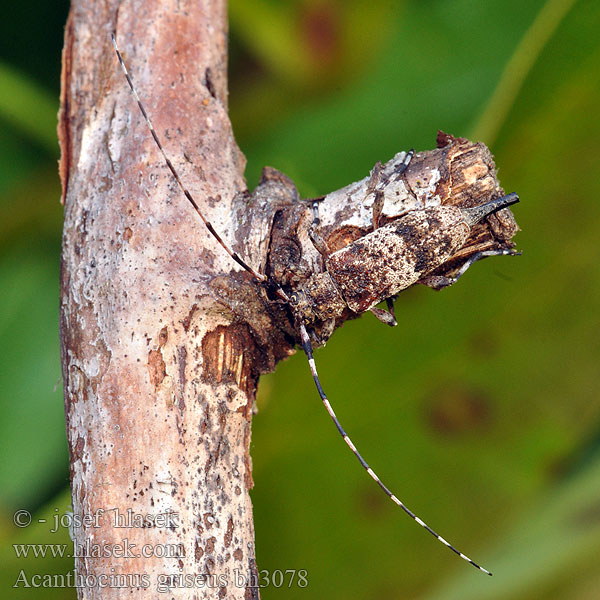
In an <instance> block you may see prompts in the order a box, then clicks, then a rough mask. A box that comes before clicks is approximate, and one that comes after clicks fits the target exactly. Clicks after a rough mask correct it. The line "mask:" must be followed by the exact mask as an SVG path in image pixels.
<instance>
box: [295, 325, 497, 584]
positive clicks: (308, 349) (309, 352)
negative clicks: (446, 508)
mask: <svg viewBox="0 0 600 600" xmlns="http://www.w3.org/2000/svg"><path fill="white" fill-rule="evenodd" d="M299 329H300V338H301V340H302V349H303V350H304V353H305V354H306V358H308V364H309V365H310V371H311V373H312V377H313V379H314V382H315V385H316V386H317V390H318V392H319V396H320V397H321V400H322V401H323V404H324V405H325V408H326V409H327V412H328V413H329V416H330V417H331V419H332V421H333V422H334V424H335V426H336V428H337V430H338V432H339V434H340V435H341V436H342V437H343V438H344V441H345V442H346V445H347V446H348V448H350V450H352V453H353V454H354V456H356V458H357V459H358V462H359V463H360V464H361V465H362V466H363V468H364V469H365V470H366V472H367V473H368V474H369V475H370V476H371V479H373V480H374V481H375V483H376V484H377V485H378V486H379V487H380V488H381V489H382V490H383V491H384V492H385V494H386V495H387V496H388V497H389V498H390V499H391V500H392V502H394V503H395V504H397V505H398V506H399V507H400V508H401V509H402V510H403V511H404V512H405V513H406V514H407V515H408V516H409V517H410V518H411V519H413V521H416V522H417V523H418V524H419V525H420V526H421V527H423V528H424V529H426V530H427V531H428V532H429V533H430V534H431V535H432V536H433V537H435V538H436V539H437V540H439V541H440V542H442V544H444V545H445V546H447V547H448V548H450V550H452V552H454V553H455V554H458V556H460V557H461V558H462V559H463V560H466V561H467V562H468V563H470V564H472V565H473V566H474V567H476V568H477V569H479V570H480V571H483V572H484V573H486V574H487V575H491V573H490V572H489V571H488V570H487V569H484V568H483V567H482V566H480V565H478V564H477V563H476V562H474V561H472V560H471V559H470V558H469V557H468V556H466V555H465V554H463V553H462V552H461V551H460V550H457V549H456V548H455V547H454V546H452V544H450V543H449V542H447V541H446V540H445V539H444V538H443V537H442V536H441V535H439V534H437V533H436V532H435V531H434V530H433V529H431V527H429V525H427V523H425V522H424V521H423V520H421V519H420V518H419V517H418V516H417V515H416V514H415V513H414V512H413V511H412V510H410V508H408V507H407V506H406V505H405V504H404V503H403V502H402V501H401V500H399V499H398V498H397V497H396V496H395V495H394V494H392V492H391V491H390V490H389V488H388V487H387V486H386V485H385V484H384V483H383V482H382V481H381V479H379V477H378V476H377V475H376V474H375V472H374V471H373V469H371V467H369V465H368V464H367V462H366V461H365V459H364V458H363V457H362V456H361V455H360V454H359V452H358V450H357V449H356V446H355V445H354V444H353V443H352V440H351V439H350V438H349V437H348V434H347V433H346V432H345V431H344V428H343V427H342V426H341V424H340V422H339V421H338V418H337V417H336V415H335V412H334V411H333V408H331V404H330V403H329V400H328V399H327V396H326V395H325V392H324V391H323V387H322V386H321V382H320V381H319V375H318V373H317V367H316V365H315V359H314V358H313V349H312V345H311V343H310V339H309V337H308V333H307V331H306V327H305V326H304V324H303V323H302V322H301V321H300V322H299Z"/></svg>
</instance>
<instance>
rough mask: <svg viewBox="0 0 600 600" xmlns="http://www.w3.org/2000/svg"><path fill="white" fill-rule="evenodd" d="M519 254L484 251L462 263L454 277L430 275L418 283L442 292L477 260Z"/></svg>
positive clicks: (507, 251) (504, 251)
mask: <svg viewBox="0 0 600 600" xmlns="http://www.w3.org/2000/svg"><path fill="white" fill-rule="evenodd" d="M520 255H521V253H520V252H515V251H514V250H484V251H482V252H476V253H475V254H473V255H472V256H470V257H469V258H468V260H466V261H465V262H464V264H463V265H462V266H461V267H460V269H458V271H457V272H456V274H455V275H454V277H444V276H443V275H430V276H428V277H423V279H421V280H420V281H419V283H422V284H423V285H427V286H429V287H431V288H433V289H435V290H442V289H444V288H445V287H449V286H451V285H453V284H455V283H456V282H457V281H458V280H459V279H460V278H461V277H462V276H463V275H464V274H465V273H466V272H467V269H468V268H469V267H470V266H471V265H472V264H473V263H476V262H477V261H478V260H481V259H482V258H486V257H488V256H520Z"/></svg>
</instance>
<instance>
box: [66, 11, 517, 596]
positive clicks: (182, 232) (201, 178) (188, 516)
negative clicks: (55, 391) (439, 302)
mask: <svg viewBox="0 0 600 600" xmlns="http://www.w3.org/2000/svg"><path fill="white" fill-rule="evenodd" d="M113 30H114V31H115V32H116V35H117V39H118V40H119V43H120V46H121V48H122V50H123V52H124V56H125V60H126V61H127V62H128V64H129V66H130V69H131V72H132V76H133V79H134V82H135V83H136V86H137V88H138V91H139V93H140V95H141V97H142V99H143V102H144V104H145V105H146V108H147V109H148V112H149V114H150V115H151V117H152V119H153V121H154V125H155V128H156V131H157V132H158V134H159V136H161V138H162V140H163V144H164V146H165V149H166V151H167V154H168V155H169V156H170V157H171V160H172V161H173V163H174V165H175V168H176V169H177V170H178V172H179V173H180V175H181V178H182V179H183V181H184V182H185V184H186V186H187V187H188V188H189V190H190V192H191V193H192V195H193V196H194V198H195V199H196V201H197V202H198V204H199V206H200V208H201V210H202V211H203V212H204V214H206V215H207V216H208V217H209V219H210V221H211V222H212V224H213V225H214V227H215V229H216V230H217V231H218V232H219V233H220V234H221V235H222V236H223V237H224V239H225V240H226V241H227V242H228V243H229V244H230V245H231V246H233V247H234V248H235V249H236V250H237V251H238V252H239V253H240V255H242V256H244V258H245V259H246V260H247V261H248V262H249V263H250V264H251V265H252V266H253V267H254V268H256V269H257V270H259V271H261V272H263V273H267V274H269V276H270V277H272V278H273V280H275V281H277V282H278V284H279V285H281V286H284V287H288V288H289V287H290V286H291V287H293V286H295V285H301V284H302V281H303V280H304V279H305V278H306V277H307V275H309V274H310V273H311V272H314V271H315V270H318V269H319V268H322V262H321V257H320V256H319V254H318V253H317V252H316V250H315V248H314V247H313V245H312V244H311V243H310V241H309V239H308V234H307V231H308V226H309V224H310V220H311V212H310V208H309V205H308V204H306V203H302V202H299V198H298V194H297V191H296V188H295V186H294V184H293V182H292V181H291V180H289V179H288V178H287V177H286V176H284V175H282V174H281V173H279V172H278V171H276V170H274V169H270V168H266V169H265V170H264V172H263V178H262V181H261V183H260V185H259V186H258V188H257V189H256V190H255V191H254V192H253V193H249V192H248V191H247V190H246V186H245V183H244V179H243V170H244V164H245V161H244V158H243V156H242V155H241V153H240V151H239V149H238V147H237V145H236V143H235V141H234V138H233V135H232V131H231V125H230V122H229V119H228V115H227V78H226V59H227V55H226V52H227V47H226V46H227V26H226V7H225V1H224V0H201V1H198V0H196V1H194V2H192V1H191V0H179V1H175V0H145V1H140V0H133V1H128V2H123V3H120V2H116V1H113V2H105V3H98V2H93V0H74V1H73V3H72V8H71V13H70V15H69V20H68V23H67V28H66V33H65V47H64V51H63V72H62V93H61V113H60V122H59V138H60V143H61V150H62V157H61V165H60V172H61V177H62V182H63V194H64V202H65V222H64V235H63V254H62V273H61V305H60V308H61V317H60V318H61V320H60V330H61V349H62V364H63V377H64V392H65V413H66V420H67V437H68V442H69V448H70V461H71V485H72V494H73V510H74V513H75V515H77V516H79V517H82V518H84V517H85V518H86V519H88V521H84V523H83V524H81V526H76V527H75V528H74V542H75V544H76V549H78V550H79V551H80V552H82V553H83V555H82V556H80V557H79V558H77V559H76V571H77V573H78V575H79V576H80V577H83V578H84V579H80V580H78V582H77V583H79V584H82V587H80V588H79V597H80V598H86V599H87V598H90V599H91V598H100V597H102V598H112V597H115V598H117V597H122V595H123V591H122V589H123V588H135V589H138V590H140V593H141V590H144V589H145V590H146V594H147V595H148V597H155V595H156V590H157V586H161V587H160V589H161V590H162V591H164V590H165V589H167V588H170V597H172V598H184V597H186V598H187V597H198V598H224V597H227V598H257V597H258V590H257V588H256V587H255V584H256V583H257V578H256V573H257V569H256V560H255V550H254V530H253V522H252V507H251V503H250V498H249V495H248V491H249V489H250V488H251V487H252V485H253V482H252V473H251V461H250V457H249V442H250V421H251V416H252V411H253V405H254V399H255V394H256V387H257V383H258V378H259V375H260V374H261V373H264V372H268V371H271V370H273V369H274V367H275V365H276V363H277V361H278V360H280V359H281V358H283V357H285V356H288V355H290V354H291V353H293V351H294V350H293V348H294V345H295V343H296V341H297V335H296V332H295V329H294V323H293V316H292V315H291V313H290V311H289V307H286V306H284V305H282V304H280V303H276V302H273V301H272V299H271V298H270V295H269V289H268V286H258V285H257V284H256V283H255V281H253V280H252V278H251V277H250V276H249V275H248V274H247V273H246V272H243V271H241V270H240V268H239V266H238V265H236V264H235V263H233V262H232V261H231V259H230V258H229V256H228V255H227V254H225V252H224V251H223V250H222V248H221V247H220V246H219V245H218V243H217V242H216V241H215V240H214V239H213V238H212V237H211V236H210V235H208V233H207V231H206V229H205V228H204V226H203V224H202V223H201V222H200V220H199V219H197V218H196V216H195V215H194V213H193V211H192V209H191V207H190V206H189V205H188V204H187V203H186V200H185V198H184V197H183V196H182V195H181V193H180V190H179V189H178V188H177V187H176V185H175V183H174V181H173V179H172V177H171V175H170V173H169V172H168V170H167V169H166V168H165V165H164V162H163V160H162V157H161V155H160V153H159V152H158V150H157V148H156V146H155V144H154V142H153V140H152V138H151V137H150V136H149V134H148V131H147V129H146V125H145V122H144V120H143V119H142V117H141V115H140V114H139V111H138V109H137V106H136V105H135V103H134V101H133V99H132V97H131V95H130V93H129V90H128V88H127V85H126V82H125V80H124V78H123V77H122V74H121V73H120V71H119V69H118V66H117V62H116V58H115V56H114V53H113V51H112V48H111V44H110V34H111V32H112V31H113ZM438 145H439V146H440V148H439V149H438V150H434V151H432V152H429V153H422V154H419V155H417V156H416V157H415V159H413V160H414V164H413V165H411V170H410V177H408V178H407V179H406V180H402V181H394V180H393V179H392V180H390V181H388V182H386V183H385V190H386V191H385V196H386V203H385V204H384V206H383V212H382V218H384V219H393V218H394V217H395V216H398V214H401V213H402V211H405V210H409V209H410V208H411V207H412V208H414V207H415V206H417V204H418V203H422V204H427V203H432V202H433V203H456V204H463V205H467V206H471V205H474V204H481V203H483V202H485V201H487V200H488V199H490V198H491V197H493V196H496V195H499V194H501V193H502V190H501V188H500V186H499V184H498V182H497V180H496V177H495V170H494V166H493V161H492V159H491V156H490V155H489V152H488V151H487V149H486V148H485V147H484V146H482V145H476V144H471V143H470V142H467V141H466V140H455V139H454V138H451V137H449V136H446V137H440V138H439V140H438ZM392 166H393V164H392ZM386 167H389V165H387V166H386V165H384V170H385V168H386ZM373 181H374V180H373V175H371V176H370V177H366V178H365V179H364V180H363V181H361V182H358V183H357V184H353V185H352V186H349V187H348V188H344V189H343V190H339V191H337V192H333V193H332V194H330V195H328V196H327V197H325V198H324V199H323V201H322V203H321V218H322V221H323V235H324V237H325V238H326V239H327V242H328V244H329V246H330V247H332V248H334V249H335V248H338V247H341V246H343V245H344V244H346V243H348V242H349V241H352V240H353V239H356V237H359V236H360V235H363V234H364V233H365V232H366V231H368V230H369V228H370V227H371V224H372V211H373V198H372V185H373ZM415 203H416V204H415ZM515 231H516V225H515V223H514V221H513V220H512V216H511V215H510V211H503V212H502V214H499V215H497V216H494V217H490V218H489V219H488V220H487V221H486V222H485V223H484V224H482V225H481V227H479V228H478V229H477V231H476V232H474V234H473V239H472V241H471V243H470V244H469V247H468V248H467V249H466V250H465V256H467V255H468V253H469V252H471V253H472V252H474V251H477V249H480V248H482V247H486V248H489V247H510V246H511V245H512V244H511V242H510V239H511V238H512V235H513V234H514V233H515ZM464 258H465V257H464V256H463V257H457V260H456V261H455V264H449V265H446V267H445V269H446V271H448V272H450V271H451V270H452V269H454V268H456V266H457V264H458V263H459V262H460V261H461V260H464ZM351 316H355V315H347V317H351ZM335 325H339V322H337V323H335ZM316 330H317V331H316V335H317V338H318V340H319V341H324V340H325V339H326V338H327V337H328V336H329V335H331V333H332V331H333V329H332V328H331V327H329V326H325V325H323V326H322V327H321V328H320V329H319V327H316ZM308 385H310V384H309V378H308V377H307V386H308ZM137 515H142V516H144V517H143V522H141V521H139V517H137ZM159 515H166V516H163V517H160V519H159V521H158V522H157V521H156V518H159V517H158V516H159ZM136 519H138V520H136ZM119 525H132V526H131V527H127V528H122V527H119ZM125 540H127V541H125ZM95 544H96V545H98V546H97V547H96V546H94V545H95ZM109 545H110V546H109ZM124 545H126V546H127V547H128V549H129V552H130V553H129V554H125V555H124V556H123V555H122V554H123V550H122V549H121V550H119V548H120V547H123V546H124ZM100 548H101V551H100V553H99V555H97V554H96V550H97V549H100ZM144 549H145V552H144V554H146V555H148V554H150V555H149V556H144V555H139V556H138V553H142V550H144ZM152 554H154V555H152ZM86 577H87V579H85V578H86ZM190 588H191V589H190Z"/></svg>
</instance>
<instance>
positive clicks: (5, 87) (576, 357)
mask: <svg viewBox="0 0 600 600" xmlns="http://www.w3.org/2000/svg"><path fill="white" fill-rule="evenodd" d="M34 5H35V6H37V9H36V10H34V9H33V8H32V6H34ZM66 8H67V7H66V5H65V4H61V3H45V4H42V3H27V7H26V6H25V5H24V4H23V5H22V6H16V7H15V11H18V10H20V11H23V14H21V15H19V18H20V19H22V25H19V23H18V22H17V24H15V21H14V19H13V20H7V21H10V23H11V25H10V26H11V28H12V29H11V30H10V31H7V32H5V35H4V36H0V40H2V42H1V44H0V50H1V52H2V58H1V62H0V231H1V232H2V234H1V236H0V248H1V250H0V252H1V255H0V276H1V280H2V284H3V293H2V294H1V295H0V343H1V347H2V369H1V370H0V406H1V410H2V419H1V420H0V452H1V456H2V459H1V461H2V462H1V464H2V470H1V475H2V486H1V488H0V537H1V538H2V557H3V560H2V564H3V568H2V578H1V580H0V581H1V585H2V586H3V592H4V594H3V596H4V597H14V598H21V597H25V595H27V597H29V595H30V594H31V593H32V590H23V589H13V588H12V585H13V584H14V582H15V580H16V578H17V575H18V573H19V570H20V569H26V570H27V571H28V572H29V573H57V572H64V571H66V570H68V569H69V562H68V561H67V560H64V559H62V560H61V559H54V558H52V559H51V558H48V557H47V558H45V559H37V560H32V559H29V560H28V561H25V560H24V559H19V558H17V557H16V556H15V554H14V551H13V549H12V545H11V544H13V543H16V544H18V543H26V542H29V541H30V542H35V543H44V542H47V541H51V542H63V541H66V539H64V540H63V538H62V537H61V538H60V539H58V537H56V535H54V536H52V535H50V536H49V535H48V533H47V532H48V523H46V524H40V523H38V524H37V525H32V526H31V527H30V528H28V529H26V530H23V529H17V528H16V527H14V525H13V524H12V515H13V513H14V511H15V510H17V509H22V508H25V509H29V510H31V511H32V512H33V513H34V520H38V519H42V518H46V519H50V518H51V516H52V515H53V514H54V513H55V509H58V510H59V511H60V512H62V511H63V510H64V508H65V506H66V504H67V503H68V501H67V499H66V498H67V497H66V496H65V488H66V486H67V481H68V468H67V458H66V443H65V440H64V424H63V408H62V399H61V394H60V391H56V392H54V391H53V388H54V386H55V384H56V382H57V380H58V378H59V376H60V366H59V357H58V341H57V329H58V328H57V306H58V256H59V243H60V217H61V209H60V206H59V204H58V198H59V186H58V180H57V175H56V170H55V161H56V158H57V154H58V151H57V148H56V147H53V146H52V144H51V143H49V135H50V137H51V134H49V133H48V132H51V131H52V129H53V127H54V123H53V122H52V121H53V114H54V112H55V110H56V109H57V108H58V102H57V97H58V75H59V72H58V65H59V50H60V38H61V33H62V31H61V27H60V23H61V22H63V21H64V19H65V18H66ZM26 10H28V11H31V12H30V13H28V14H26V13H25V12H24V11H26ZM230 13H231V96H230V105H231V113H232V119H233V122H234V127H235V130H236V133H237V137H238V142H239V143H240V146H241V147H242V150H243V151H244V153H245V154H246V156H247V158H248V171H247V175H248V181H249V185H251V186H253V185H254V184H255V183H256V181H257V178H258V174H259V172H260V168H261V167H262V166H263V165H264V164H269V165H272V166H275V167H277V168H279V169H280V170H282V171H284V172H286V173H287V174H288V175H290V176H291V177H293V178H294V179H295V181H296V182H297V183H298V185H299V187H300V189H301V192H302V193H303V194H304V195H307V196H311V195H317V194H321V193H326V192H327V191H330V190H332V189H335V188H337V187H339V186H341V185H344V184H346V183H348V182H350V181H354V180H357V179H360V178H362V177H363V176H365V175H366V174H367V173H368V171H369V169H370V168H371V167H372V166H373V164H374V163H375V161H377V160H386V159H388V158H390V157H391V156H392V155H393V154H394V153H395V152H397V151H398V150H401V149H407V148H409V147H415V148H417V149H427V148H431V147H433V146H434V144H435V134H436V131H437V129H443V130H446V131H449V132H451V133H453V134H455V135H463V136H473V135H475V136H478V137H481V139H482V141H484V142H487V143H489V144H490V145H491V148H492V151H493V152H494V154H495V156H496V163H497V165H498V167H499V174H500V179H501V181H502V183H503V185H504V187H505V189H506V190H507V191H516V192H518V193H519V195H520V196H521V200H522V202H521V204H519V205H517V206H516V207H515V208H514V212H515V215H516V216H517V220H518V222H519V224H520V226H521V228H522V233H520V234H519V235H518V237H517V242H518V245H519V248H520V249H522V250H523V256H522V257H520V258H494V259H490V260H486V261H483V262H481V263H478V264H477V265H475V266H474V267H473V268H472V269H471V270H469V272H468V273H467V275H465V277H464V278H463V279H461V281H460V282H459V283H458V284H457V285H456V286H455V287H453V288H450V289H447V290H444V291H442V292H440V293H435V292H433V291H432V290H429V289H425V288H423V289H421V288H415V289H411V290H408V291H407V292H405V293H403V294H402V295H401V297H400V298H399V300H398V302H397V308H396V312H397V314H398V316H399V323H400V324H399V326H398V328H396V329H393V330H392V329H389V328H385V327H383V326H381V325H380V324H379V322H377V321H376V320H375V319H373V318H372V317H370V316H369V315H367V316H365V317H363V318H362V319H360V320H358V321H355V322H352V323H349V324H347V325H346V326H345V327H343V328H342V329H341V330H340V331H339V332H337V333H336V335H335V336H334V337H333V339H332V340H331V341H330V343H329V344H328V346H327V348H325V349H324V350H321V351H319V352H318V353H317V362H318V364H319V365H320V372H321V376H322V380H323V383H324V385H325V386H326V389H327V391H328V392H329V395H330V397H331V400H332V402H333V404H334V406H336V407H337V412H338V414H339V416H340V419H341V420H342V422H343V423H344V425H345V426H346V428H347V429H348V431H349V432H350V433H351V435H352V437H353V439H354V441H355V442H356V444H357V445H358V446H359V448H360V449H361V450H362V451H363V453H364V454H365V455H366V458H367V459H368V460H369V461H370V463H371V465H372V466H373V468H374V469H375V470H376V471H377V472H378V473H379V474H380V475H381V476H382V478H383V479H384V481H386V482H387V483H388V485H390V487H392V489H393V490H394V491H396V492H397V494H398V495H399V496H400V497H401V498H402V499H403V500H404V501H406V503H407V504H408V505H409V506H410V507H411V508H413V509H414V510H415V511H417V513H418V514H419V515H420V516H421V517H423V518H424V519H425V520H427V521H428V522H429V523H430V524H431V525H432V526H433V527H434V528H436V529H438V530H439V531H440V533H441V534H442V535H444V536H445V537H446V538H448V539H449V540H450V541H452V542H453V543H455V544H456V545H457V546H459V547H460V548H461V549H462V550H464V551H465V552H466V553H467V554H469V555H471V556H472V557H473V558H474V559H475V560H479V561H481V562H482V563H483V564H484V565H486V566H487V567H488V568H490V569H491V570H492V571H494V573H495V575H494V577H493V578H489V577H485V576H484V575H482V574H481V573H478V572H477V571H476V570H475V569H473V568H472V567H469V566H468V565H467V564H466V563H464V562H463V561H461V560H459V559H457V558H456V557H454V556H453V555H451V554H450V553H449V552H448V551H447V550H445V549H444V547H443V546H442V545H441V544H439V543H438V542H436V541H435V540H434V539H433V538H431V536H428V535H427V534H426V533H425V532H424V531H423V530H422V529H421V528H420V527H418V526H417V525H415V524H414V523H413V522H411V520H410V519H408V518H407V517H406V516H405V515H403V514H402V513H401V512H400V511H398V509H397V508H395V507H394V505H393V504H392V503H391V502H389V500H387V499H386V497H385V496H384V495H383V494H382V493H381V492H380V490H378V489H377V487H376V486H374V484H373V482H372V481H371V480H370V479H369V478H368V477H367V476H366V475H365V473H364V471H363V470H362V469H361V468H360V466H359V465H358V464H357V463H356V461H355V459H354V458H353V457H352V455H351V454H350V453H349V452H348V450H347V448H346V447H345V445H344V444H343V443H341V441H340V440H339V438H338V434H337V433H336V431H335V429H334V428H333V426H332V425H331V423H330V422H329V420H328V417H327V415H326V413H325V411H324V410H323V408H322V407H321V406H320V403H319V400H318V396H317V395H316V393H315V391H314V389H313V386H312V381H311V379H310V375H309V372H308V370H307V367H306V364H305V361H304V360H303V358H302V356H297V357H295V358H293V359H291V360H288V361H286V362H285V363H283V364H281V365H279V367H278V370H277V373H276V374H274V375H270V376H268V377H265V378H263V380H262V381H261V390H260V394H259V408H260V412H259V414H258V415H257V417H256V418H255V422H254V436H253V449H252V455H253V460H254V478H255V483H256V488H255V490H254V492H253V501H254V507H255V517H256V535H257V552H258V562H259V568H261V569H266V570H268V571H271V572H273V571H275V570H278V569H279V570H286V569H296V570H299V569H306V570H307V571H308V580H309V585H308V587H307V588H305V589H301V588H298V587H295V586H293V587H292V588H289V589H288V588H282V589H277V588H275V587H274V586H271V587H269V588H266V589H264V590H262V596H263V598H265V599H266V600H269V599H271V598H283V597H286V598H308V597H310V598H321V597H327V598H357V599H363V598H364V599H367V598H374V597H377V598H398V599H402V600H404V599H407V598H412V599H423V600H433V599H435V600H450V599H461V600H470V599H478V600H487V599H500V598H502V599H509V600H513V599H514V600H516V599H519V600H521V599H528V600H542V599H546V598H553V599H554V598H569V600H571V599H574V600H587V599H588V598H590V599H591V598H597V597H599V596H600V578H599V577H598V574H597V566H596V557H597V556H598V555H599V553H600V518H599V514H600V512H599V511H598V506H600V369H598V364H599V362H600V361H599V359H600V341H599V340H600V336H599V334H598V333H599V328H600V318H599V316H598V314H599V313H598V307H599V306H600V271H599V269H598V266H597V248H598V242H597V240H598V230H599V229H600V208H599V206H600V202H599V198H600V180H599V178H598V177H597V174H598V166H597V165H598V164H600V152H599V151H598V144H597V139H598V138H599V137H600V118H599V116H598V106H600V42H599V41H598V36H597V31H598V30H599V29H600V6H598V3H597V2H596V1H595V0H579V1H577V2H575V1H573V0H548V1H546V2H544V1H541V0H532V1H531V2H527V3H524V2H522V1H521V2H517V1H516V0H502V1H500V0H492V1H489V2H476V1H475V0H432V1H430V2H423V1H417V0H411V1H408V0H405V1H404V2H388V1H384V0H370V1H366V0H346V1H345V2H342V1H341V0H295V1H289V2H277V1H275V0H230ZM52 24H54V29H53V28H52ZM2 27H8V25H7V23H6V22H5V23H4V24H3V25H2ZM49 31H50V32H51V35H48V32H49ZM9 33H10V34H12V38H11V36H10V35H8V34H9ZM28 35H29V36H30V37H27V36H28ZM7 39H8V40H9V42H10V43H9V42H7ZM41 40H44V41H43V42H42V41H41ZM48 99H49V100H48ZM58 389H59V390H60V386H58ZM35 511H39V512H35ZM61 535H62V536H63V537H65V533H64V530H63V531H62V533H61ZM36 593H37V594H38V595H39V596H40V597H44V596H43V594H44V593H45V594H47V595H46V597H53V598H69V597H73V591H72V590H61V589H54V590H38V591H36Z"/></svg>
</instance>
